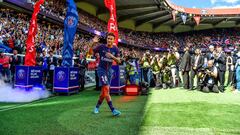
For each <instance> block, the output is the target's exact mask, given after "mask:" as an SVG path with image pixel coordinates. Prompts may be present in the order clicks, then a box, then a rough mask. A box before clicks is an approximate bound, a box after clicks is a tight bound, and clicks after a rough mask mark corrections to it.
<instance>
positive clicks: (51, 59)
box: [48, 51, 57, 88]
mask: <svg viewBox="0 0 240 135" xmlns="http://www.w3.org/2000/svg"><path fill="white" fill-rule="evenodd" d="M56 66H57V58H56V57H54V56H53V51H49V57H48V70H49V84H50V85H51V88H52V86H53V73H54V69H55V67H56Z"/></svg>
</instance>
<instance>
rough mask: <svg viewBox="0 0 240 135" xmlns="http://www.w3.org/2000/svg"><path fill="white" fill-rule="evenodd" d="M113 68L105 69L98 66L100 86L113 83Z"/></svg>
mask: <svg viewBox="0 0 240 135" xmlns="http://www.w3.org/2000/svg"><path fill="white" fill-rule="evenodd" d="M112 73H113V70H112V69H109V70H105V69H103V68H101V67H98V69H97V74H98V77H99V86H104V85H111V80H112Z"/></svg>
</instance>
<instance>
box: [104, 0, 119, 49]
mask: <svg viewBox="0 0 240 135" xmlns="http://www.w3.org/2000/svg"><path fill="white" fill-rule="evenodd" d="M104 3H105V6H106V8H108V9H109V11H110V19H109V21H108V32H112V33H114V35H115V37H116V39H115V44H116V45H118V24H117V15H116V3H115V0H104Z"/></svg>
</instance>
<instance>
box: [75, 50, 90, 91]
mask: <svg viewBox="0 0 240 135" xmlns="http://www.w3.org/2000/svg"><path fill="white" fill-rule="evenodd" d="M77 66H78V68H79V83H80V90H81V91H83V90H84V85H85V73H86V71H87V66H88V63H87V60H86V57H85V56H84V54H80V55H79V59H78V63H77Z"/></svg>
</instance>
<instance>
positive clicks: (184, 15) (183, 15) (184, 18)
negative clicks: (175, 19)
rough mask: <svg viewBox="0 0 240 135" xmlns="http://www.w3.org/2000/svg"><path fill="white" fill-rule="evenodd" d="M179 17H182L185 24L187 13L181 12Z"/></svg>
mask: <svg viewBox="0 0 240 135" xmlns="http://www.w3.org/2000/svg"><path fill="white" fill-rule="evenodd" d="M181 18H182V21H183V24H185V23H186V21H187V15H186V14H181Z"/></svg>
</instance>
